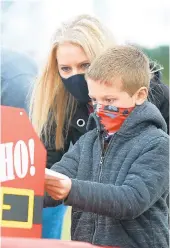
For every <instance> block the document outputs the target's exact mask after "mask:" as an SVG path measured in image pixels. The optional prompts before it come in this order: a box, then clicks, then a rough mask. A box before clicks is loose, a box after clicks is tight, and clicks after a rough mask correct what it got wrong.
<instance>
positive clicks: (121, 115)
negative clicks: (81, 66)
mask: <svg viewBox="0 0 170 248" xmlns="http://www.w3.org/2000/svg"><path fill="white" fill-rule="evenodd" d="M86 79H87V84H88V89H89V96H90V97H91V101H92V105H93V107H94V113H92V114H91V115H90V118H89V123H88V129H90V128H91V124H92V123H94V122H95V123H96V128H93V126H92V128H91V129H92V130H91V131H89V132H87V133H86V134H85V135H84V136H82V137H81V138H80V139H79V141H77V142H76V144H75V145H74V147H73V148H72V149H71V150H70V151H68V153H66V154H65V155H64V156H63V158H62V159H61V161H60V162H58V163H56V164H54V165H53V166H52V167H51V172H52V171H54V172H55V173H56V172H57V173H58V174H55V175H49V173H47V172H46V180H45V190H46V192H47V193H48V194H47V195H46V196H45V198H44V206H46V207H49V206H55V205H57V204H60V203H61V202H62V201H64V203H65V204H66V205H69V206H72V232H71V238H72V240H76V241H84V242H89V243H92V244H94V245H101V246H102V245H103V246H111V247H113V246H118V247H121V248H129V247H131V248H132V247H133V248H150V247H154V248H160V247H164V248H168V237H169V232H168V206H167V203H166V198H167V195H168V189H169V187H168V181H169V173H168V172H169V136H168V134H167V133H166V131H167V127H166V122H165V120H164V118H163V117H162V115H161V113H160V111H159V110H158V108H157V107H156V106H155V105H153V104H152V103H150V102H149V101H147V96H148V89H149V84H150V69H149V59H148V58H147V57H146V56H145V55H144V53H143V52H141V51H140V50H138V49H137V48H134V47H131V46H114V47H113V48H109V49H107V50H106V51H105V52H104V53H103V54H101V55H100V56H99V57H98V58H97V59H96V60H95V61H93V62H92V64H91V66H90V68H89V70H88V71H87V74H86ZM56 177H57V178H56ZM50 196H51V197H50Z"/></svg>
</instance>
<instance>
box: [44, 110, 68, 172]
mask: <svg viewBox="0 0 170 248" xmlns="http://www.w3.org/2000/svg"><path fill="white" fill-rule="evenodd" d="M50 115H51V113H50V114H49V118H50ZM50 133H51V134H50V137H48V140H46V139H45V136H44V134H42V136H41V141H42V143H43V144H44V146H45V148H46V151H47V164H46V168H48V169H50V168H51V167H52V165H53V164H55V163H57V162H59V161H60V160H61V158H62V156H63V155H64V154H65V153H66V152H67V151H68V149H69V146H70V142H71V131H69V133H68V135H67V138H66V139H65V142H64V148H63V149H60V150H56V147H55V138H56V135H55V134H56V125H55V124H54V123H53V126H52V128H51V131H50Z"/></svg>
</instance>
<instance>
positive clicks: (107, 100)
mask: <svg viewBox="0 0 170 248" xmlns="http://www.w3.org/2000/svg"><path fill="white" fill-rule="evenodd" d="M114 101H115V99H106V102H107V103H113V102H114Z"/></svg>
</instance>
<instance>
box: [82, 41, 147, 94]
mask: <svg viewBox="0 0 170 248" xmlns="http://www.w3.org/2000/svg"><path fill="white" fill-rule="evenodd" d="M118 77H119V78H120V79H121V81H122V84H123V90H125V91H127V92H128V93H129V94H134V93H135V92H136V91H137V90H138V89H139V88H141V87H142V86H145V87H147V88H149V82H150V68H149V59H148V58H147V56H146V55H145V54H144V53H143V52H142V51H140V50H139V49H138V48H136V47H134V46H114V47H110V48H108V49H107V50H106V51H105V52H103V53H102V54H101V55H100V56H99V57H97V58H96V59H95V60H94V61H93V62H92V64H91V66H90V67H89V69H88V71H87V73H86V78H87V79H88V78H89V79H92V80H94V81H98V80H99V81H100V82H103V83H106V84H113V83H114V80H115V79H117V78H118Z"/></svg>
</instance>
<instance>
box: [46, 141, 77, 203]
mask: <svg viewBox="0 0 170 248" xmlns="http://www.w3.org/2000/svg"><path fill="white" fill-rule="evenodd" d="M80 139H82V137H81V138H80ZM79 160H80V147H79V141H77V143H76V144H75V145H74V146H73V147H72V148H71V149H69V151H68V152H67V153H65V154H64V156H63V157H62V159H61V160H60V162H58V163H55V164H54V165H53V166H52V167H51V170H54V171H57V172H59V173H62V174H64V175H66V176H68V177H69V178H72V179H75V178H76V176H77V170H78V165H79ZM61 203H62V201H56V200H54V199H53V198H52V197H51V196H49V195H48V194H47V193H46V194H45V196H44V207H54V206H57V205H59V204H61Z"/></svg>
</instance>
